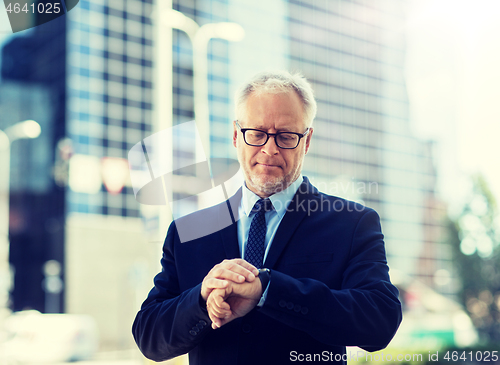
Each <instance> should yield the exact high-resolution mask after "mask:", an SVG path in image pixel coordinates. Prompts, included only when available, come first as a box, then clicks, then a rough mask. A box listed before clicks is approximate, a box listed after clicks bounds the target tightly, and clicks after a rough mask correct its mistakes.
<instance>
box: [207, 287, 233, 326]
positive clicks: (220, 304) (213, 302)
mask: <svg viewBox="0 0 500 365" xmlns="http://www.w3.org/2000/svg"><path fill="white" fill-rule="evenodd" d="M225 295H226V290H224V289H215V290H213V291H212V292H211V293H210V296H209V297H208V299H207V311H208V315H209V317H210V319H211V321H212V328H213V329H217V328H220V327H221V326H222V324H223V321H224V319H227V318H229V316H230V315H231V309H230V306H229V304H227V303H226V302H225V301H224V297H225Z"/></svg>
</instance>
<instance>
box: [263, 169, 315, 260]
mask: <svg viewBox="0 0 500 365" xmlns="http://www.w3.org/2000/svg"><path fill="white" fill-rule="evenodd" d="M316 194H318V190H317V189H316V188H315V187H314V186H312V185H311V183H310V182H309V179H307V177H304V181H303V182H302V184H301V185H300V187H299V189H298V190H297V193H296V194H295V195H294V197H293V199H292V201H291V202H290V205H289V206H288V208H287V212H286V213H285V216H284V217H283V220H282V221H281V223H280V225H279V227H278V231H277V232H276V235H275V236H274V239H273V242H272V243H271V248H270V249H269V253H268V254H267V257H266V260H265V262H264V267H266V268H269V269H271V268H273V266H274V265H275V264H276V261H278V258H279V257H280V256H281V254H282V252H283V250H284V249H285V247H286V245H287V244H288V242H289V241H290V238H291V237H292V235H293V234H294V232H295V230H296V229H297V228H298V227H299V225H300V222H301V221H302V220H303V219H304V218H305V217H306V215H307V207H308V205H307V201H308V200H309V199H311V198H314V197H313V195H316Z"/></svg>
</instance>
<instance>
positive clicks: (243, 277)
mask: <svg viewBox="0 0 500 365" xmlns="http://www.w3.org/2000/svg"><path fill="white" fill-rule="evenodd" d="M258 275H259V271H258V270H257V268H256V267H255V266H253V265H252V264H250V263H248V262H246V261H245V260H243V259H233V260H224V261H222V262H221V263H220V264H217V265H215V266H214V267H213V268H212V270H210V272H209V273H208V274H207V276H206V277H205V278H204V279H203V283H202V287H201V296H202V297H203V299H204V300H205V301H206V300H207V298H208V296H209V294H210V292H211V291H212V290H213V289H215V288H224V287H225V286H217V285H218V284H216V283H215V282H213V281H212V280H211V279H214V278H215V279H219V280H229V281H233V282H235V283H243V282H245V281H248V282H253V281H254V280H255V278H256V276H258Z"/></svg>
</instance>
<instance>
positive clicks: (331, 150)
mask: <svg viewBox="0 0 500 365" xmlns="http://www.w3.org/2000/svg"><path fill="white" fill-rule="evenodd" d="M39 2H40V3H47V2H46V1H39ZM36 17H37V15H34V16H33V20H32V21H34V22H35V21H36ZM498 19H500V4H499V3H498V1H496V0H476V1H471V0H469V1H466V0H463V1H460V0H458V1H457V0H274V1H269V0H182V1H181V0H80V1H79V3H78V4H77V5H76V6H75V7H74V8H73V9H72V10H71V11H70V12H68V13H67V14H66V15H64V16H61V17H59V18H57V19H55V20H53V21H50V22H47V23H45V24H42V25H39V26H36V27H32V28H30V29H27V30H24V31H19V32H16V33H13V32H12V29H11V27H10V24H9V18H8V13H7V11H6V9H5V8H3V7H1V6H0V47H1V57H0V70H1V72H0V75H1V76H0V364H32V363H50V364H54V363H63V362H67V361H71V360H82V361H88V362H91V363H96V364H97V363H100V364H108V363H109V364H122V363H123V364H134V365H135V364H145V363H147V362H148V361H147V360H146V359H145V358H144V357H142V355H141V354H140V353H139V351H138V350H137V349H136V346H135V343H134V341H133V338H132V335H131V325H132V322H133V319H134V316H135V313H136V312H137V310H138V309H139V307H140V304H141V303H142V301H143V300H144V299H145V298H146V295H147V293H148V291H149V290H150V289H151V287H152V278H153V276H154V275H155V273H157V272H158V270H159V269H160V265H159V259H160V255H161V244H162V240H163V238H164V234H165V232H166V227H167V226H168V224H169V222H170V219H171V217H172V210H171V209H170V206H169V205H147V204H140V203H139V202H138V201H137V200H136V197H135V193H136V192H137V186H135V184H132V180H131V178H130V171H129V170H130V169H132V170H134V168H136V167H137V169H139V170H140V168H141V166H136V165H135V163H136V162H135V161H132V160H131V161H129V160H128V157H129V151H130V150H131V149H133V147H134V146H136V145H137V144H139V146H140V145H143V144H144V143H145V142H144V140H145V139H147V137H149V136H151V135H153V134H155V133H158V132H160V131H164V130H166V129H169V128H172V127H173V126H176V125H179V124H181V123H185V122H189V121H192V120H194V119H196V120H197V123H198V125H199V126H200V128H199V130H200V138H201V140H202V146H203V149H204V152H205V153H204V155H205V157H206V158H229V159H236V150H235V149H234V148H233V147H232V144H231V131H232V124H231V122H232V120H233V119H234V112H233V102H234V100H233V94H234V91H235V88H236V87H237V86H238V85H239V84H241V83H242V82H243V81H245V79H247V78H248V77H249V76H251V75H253V74H254V73H256V72H258V71H262V70H269V69H287V70H291V71H300V72H302V73H303V75H304V76H305V77H307V78H308V79H309V81H310V82H311V84H312V86H313V89H314V90H315V93H316V98H317V101H318V115H317V118H316V120H315V122H314V129H315V130H314V136H313V141H312V145H311V150H310V152H309V154H308V155H307V156H306V161H305V163H304V171H303V174H304V175H306V176H308V177H309V178H310V179H311V181H312V182H313V184H315V185H316V186H318V187H319V188H320V189H321V190H323V191H324V192H325V193H328V194H332V195H338V196H342V197H345V198H348V199H351V200H356V201H359V202H363V203H364V204H366V205H368V206H370V207H373V208H375V209H376V210H377V211H378V212H379V214H380V216H381V219H382V229H383V232H384V234H385V242H386V249H387V254H388V261H389V265H390V268H391V278H392V280H393V282H394V283H395V284H396V285H397V286H398V288H399V289H400V293H401V301H402V302H403V304H404V320H403V323H402V325H401V328H400V330H399V332H398V334H397V335H396V337H395V338H394V340H393V342H392V343H391V345H390V347H389V349H388V350H385V352H386V353H391V352H392V353H422V354H424V359H423V360H424V362H425V360H427V354H428V352H429V351H431V352H435V351H438V350H439V351H447V350H449V349H458V350H460V349H481V350H485V349H486V350H489V351H494V350H500V349H499V348H498V347H500V346H499V343H500V265H498V264H497V263H498V262H499V252H500V247H499V243H500V218H499V216H498V211H497V205H496V199H498V197H499V196H500V172H499V166H498V158H499V157H500V153H499V152H500V151H499V147H498V138H499V137H500V118H499V116H498V115H499V114H498V107H497V105H498V104H497V103H498V100H500V88H499V87H498V85H499V84H500V68H499V67H498V65H500V22H499V21H498ZM141 141H142V142H141ZM195 144H196V143H195V140H194V136H193V135H190V134H189V133H186V134H182V133H180V134H179V135H171V136H170V140H169V139H166V140H165V143H164V145H163V147H162V148H164V150H162V151H161V152H162V156H164V157H165V160H166V161H167V162H166V164H167V166H170V167H171V170H170V171H172V170H174V167H176V166H185V165H186V164H187V163H193V161H198V160H199V153H200V151H199V149H197V150H194V149H193V146H194V145H195ZM129 162H130V164H129ZM132 172H133V171H132ZM179 174H180V173H179ZM186 181H189V180H186ZM146 183H147V182H146ZM169 195H170V197H169V198H170V199H169V201H176V200H181V199H184V202H185V205H183V206H182V207H178V208H175V209H180V210H182V211H186V210H190V209H195V208H196V207H197V206H199V205H200V204H201V200H202V199H201V198H199V197H197V196H196V194H193V191H192V189H191V188H190V187H189V184H179V186H176V187H175V189H173V191H171V192H170V194H169ZM175 209H174V210H175ZM177 213H178V214H181V213H182V212H177ZM173 214H176V212H175V211H174V212H173ZM407 362H408V361H407ZM169 363H172V364H185V363H187V360H186V358H185V357H183V358H180V359H175V360H172V361H170V362H169Z"/></svg>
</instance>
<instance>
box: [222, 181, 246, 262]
mask: <svg viewBox="0 0 500 365" xmlns="http://www.w3.org/2000/svg"><path fill="white" fill-rule="evenodd" d="M240 201H241V188H240V189H239V190H238V191H237V192H236V194H234V195H233V196H232V197H231V198H229V200H228V201H226V204H227V205H226V207H222V209H221V211H220V213H219V214H227V209H229V214H230V215H231V219H232V221H233V223H232V224H230V225H229V226H227V227H226V228H224V229H222V230H221V231H220V236H221V240H222V245H223V246H224V251H225V253H226V257H227V258H228V259H234V258H239V257H241V255H240V247H239V244H238V226H237V224H238V207H239V205H240ZM222 211H224V213H222ZM221 219H223V218H222V217H221Z"/></svg>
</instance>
